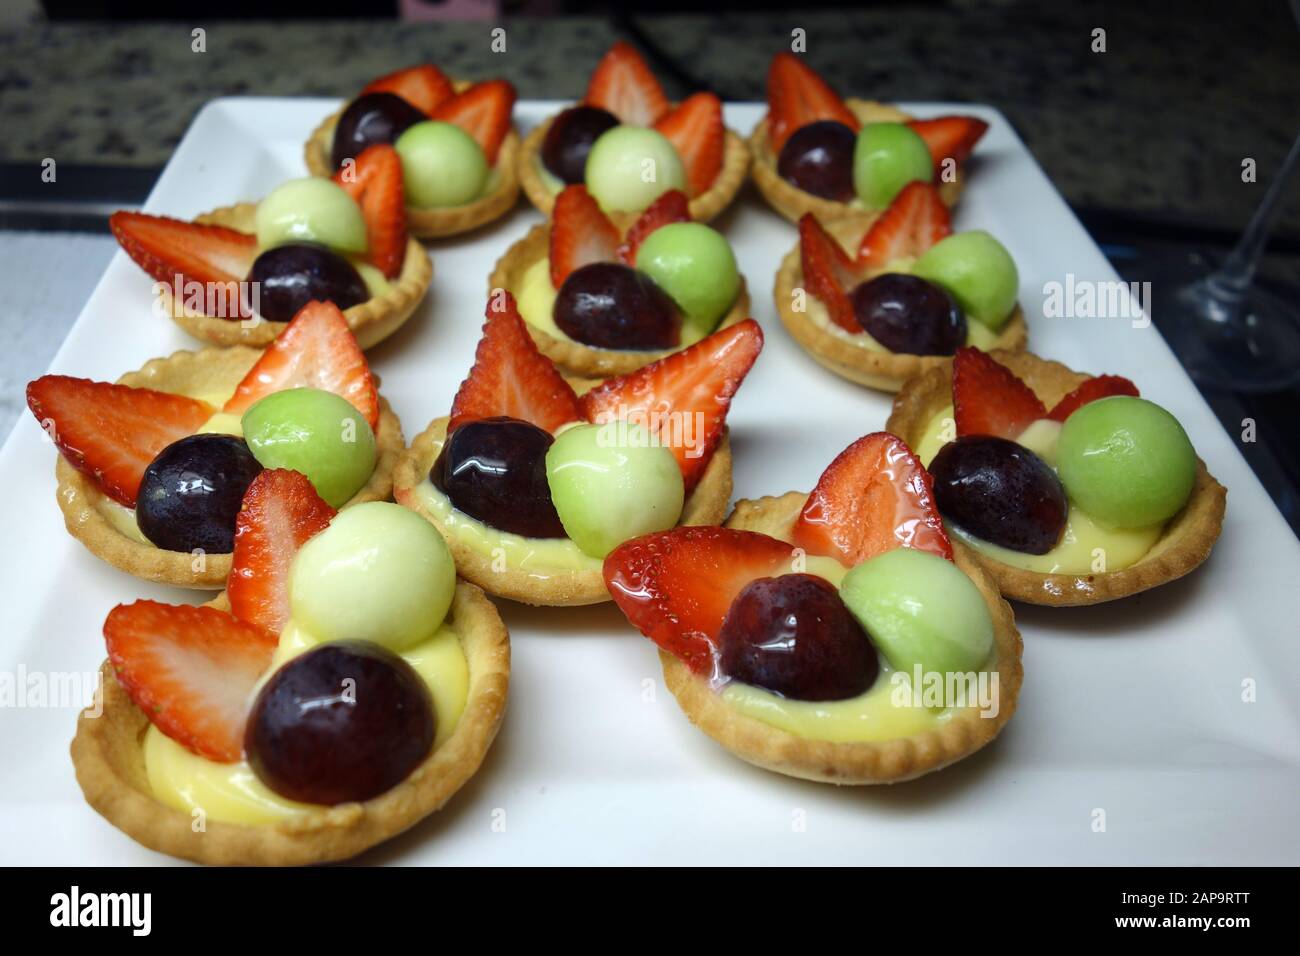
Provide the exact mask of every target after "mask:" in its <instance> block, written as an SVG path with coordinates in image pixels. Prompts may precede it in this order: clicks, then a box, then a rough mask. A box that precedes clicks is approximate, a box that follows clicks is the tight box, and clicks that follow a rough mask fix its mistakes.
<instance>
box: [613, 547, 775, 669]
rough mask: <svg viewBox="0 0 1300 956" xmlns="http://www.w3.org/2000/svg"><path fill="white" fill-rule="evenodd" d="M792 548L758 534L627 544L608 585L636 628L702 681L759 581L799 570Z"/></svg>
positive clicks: (616, 558) (616, 556) (615, 561)
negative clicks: (738, 606)
mask: <svg viewBox="0 0 1300 956" xmlns="http://www.w3.org/2000/svg"><path fill="white" fill-rule="evenodd" d="M795 557H796V555H795V549H794V546H793V545H789V544H786V543H785V542H784V541H778V540H777V539H776V538H770V537H768V536H767V535H765V534H757V533H755V532H753V531H735V530H732V529H731V528H712V527H688V528H673V529H672V530H671V531H660V532H657V533H655V534H648V535H645V536H644V537H641V538H633V539H632V540H631V541H627V542H625V543H623V544H621V545H619V546H618V547H617V548H615V549H614V550H613V551H612V552H610V554H609V556H608V557H607V558H605V585H606V586H607V587H608V588H609V593H610V594H611V595H613V597H614V603H615V604H617V605H618V606H619V610H621V611H622V612H623V613H624V614H625V615H627V619H628V621H630V622H631V624H632V626H633V627H635V628H636V629H637V630H639V631H640V632H641V633H642V634H644V635H645V636H646V637H648V638H650V640H652V641H654V642H655V643H656V644H658V645H659V646H660V647H661V648H663V649H664V650H665V651H668V652H669V653H670V654H673V655H674V656H676V657H677V658H678V659H680V660H681V661H682V663H684V664H685V665H686V666H687V667H689V668H690V669H691V670H692V671H694V672H695V673H697V674H708V673H710V672H711V671H712V669H713V660H714V653H713V650H714V647H715V646H716V643H717V639H718V633H719V631H720V630H721V629H722V621H723V618H725V617H726V616H727V610H728V609H729V608H730V607H731V602H732V601H734V600H735V598H736V595H737V594H739V593H740V591H741V590H742V589H743V588H744V587H745V585H746V584H748V583H749V582H750V581H753V580H755V579H756V578H766V577H775V576H777V575H780V574H788V573H790V572H791V571H793V570H794V562H795Z"/></svg>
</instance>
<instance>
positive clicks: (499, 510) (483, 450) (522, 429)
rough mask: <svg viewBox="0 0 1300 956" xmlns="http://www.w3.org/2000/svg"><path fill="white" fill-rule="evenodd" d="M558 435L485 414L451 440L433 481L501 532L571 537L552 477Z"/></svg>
mask: <svg viewBox="0 0 1300 956" xmlns="http://www.w3.org/2000/svg"><path fill="white" fill-rule="evenodd" d="M554 440H555V439H554V438H552V437H551V434H550V432H547V431H545V430H543V429H541V428H538V427H537V426H536V425H534V424H532V423H531V422H523V421H519V420H518V419H516V418H506V417H500V418H482V419H479V420H478V421H473V422H466V423H465V424H464V425H461V426H460V427H459V428H457V429H456V430H455V431H454V432H452V433H451V437H450V438H448V439H447V441H446V443H445V444H443V446H442V452H441V453H440V454H439V455H438V460H437V461H435V462H434V463H433V468H432V469H431V470H430V471H429V480H430V481H432V482H433V484H434V485H435V486H436V487H437V488H438V489H439V490H440V491H441V492H442V493H443V494H445V495H446V496H447V497H448V498H450V499H451V503H452V504H453V505H455V506H456V509H457V510H458V511H463V512H464V513H465V514H467V515H470V516H471V517H474V518H477V519H478V520H479V521H482V522H484V523H485V524H489V525H491V526H492V527H494V528H498V529H500V530H501V531H510V532H513V533H514V534H521V535H524V536H525V537H529V538H563V537H566V535H565V532H564V525H562V524H560V516H559V515H558V514H556V512H555V504H554V502H552V501H551V487H550V485H549V484H548V483H547V481H546V450H547V449H548V448H550V447H551V443H552V442H553V441H554Z"/></svg>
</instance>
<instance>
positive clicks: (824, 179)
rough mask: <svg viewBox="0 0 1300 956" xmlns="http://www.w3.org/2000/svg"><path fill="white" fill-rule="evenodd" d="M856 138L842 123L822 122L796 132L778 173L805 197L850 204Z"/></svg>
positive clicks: (787, 143)
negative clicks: (806, 195) (809, 196)
mask: <svg viewBox="0 0 1300 956" xmlns="http://www.w3.org/2000/svg"><path fill="white" fill-rule="evenodd" d="M857 139H858V137H857V134H856V133H854V132H853V130H851V129H849V128H848V127H847V126H845V125H844V124H843V123H837V122H835V121H834V120H819V121H818V122H816V123H808V124H807V125H806V126H801V127H799V128H798V129H797V130H795V131H794V134H793V135H792V136H791V137H790V138H789V139H787V140H786V141H785V145H784V146H782V147H781V155H780V156H779V157H777V162H776V171H777V173H779V174H780V176H781V178H782V179H784V180H786V181H787V182H789V183H791V184H793V185H795V186H798V187H799V188H800V189H802V190H803V191H804V192H806V193H812V194H813V195H814V196H821V197H822V198H823V199H833V200H835V201H836V202H848V201H849V200H851V199H852V198H853V150H854V147H855V146H856V145H857Z"/></svg>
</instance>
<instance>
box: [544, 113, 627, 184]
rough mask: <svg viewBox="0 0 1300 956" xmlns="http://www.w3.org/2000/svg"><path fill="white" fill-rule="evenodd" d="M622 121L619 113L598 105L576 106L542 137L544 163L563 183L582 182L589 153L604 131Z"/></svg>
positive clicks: (558, 117)
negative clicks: (618, 115)
mask: <svg viewBox="0 0 1300 956" xmlns="http://www.w3.org/2000/svg"><path fill="white" fill-rule="evenodd" d="M617 125H618V117H617V116H615V115H614V114H613V113H611V112H609V111H608V110H602V109H600V108H599V107H597V106H573V107H570V108H569V109H567V110H565V111H564V112H562V113H560V115H559V116H557V117H555V119H554V120H553V121H552V122H551V126H550V129H548V130H547V131H546V139H544V140H543V141H542V164H543V165H544V166H545V167H546V168H547V169H548V170H549V171H550V172H551V174H552V175H553V176H555V177H556V178H557V179H559V180H560V181H561V182H563V183H569V184H572V183H580V182H582V181H583V177H584V175H585V173H586V169H587V156H588V155H590V153H591V147H592V146H593V145H594V144H595V142H596V140H598V139H599V138H600V136H601V134H602V133H604V132H606V131H607V130H611V129H613V128H614V127H615V126H617Z"/></svg>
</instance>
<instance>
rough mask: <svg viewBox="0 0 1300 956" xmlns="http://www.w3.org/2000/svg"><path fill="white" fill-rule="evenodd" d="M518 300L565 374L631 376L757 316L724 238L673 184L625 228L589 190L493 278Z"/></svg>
mask: <svg viewBox="0 0 1300 956" xmlns="http://www.w3.org/2000/svg"><path fill="white" fill-rule="evenodd" d="M488 287H489V290H491V289H505V290H506V291H507V292H509V293H510V294H511V295H513V296H514V297H515V301H516V302H517V303H518V305H519V314H520V315H521V316H522V317H523V320H524V323H525V326H526V327H527V329H528V333H529V334H530V335H531V336H532V337H533V341H535V342H536V343H537V347H538V348H539V349H540V350H541V352H542V354H543V355H545V356H546V357H547V358H549V359H551V361H553V362H554V363H555V364H556V365H558V366H559V367H560V369H561V370H562V371H564V372H565V373H568V374H572V375H580V376H585V377H587V378H604V377H607V376H610V375H625V374H627V373H628V372H631V371H633V370H634V369H638V368H640V367H641V366H643V365H648V364H649V363H651V362H654V361H657V360H658V359H661V358H663V357H664V356H665V355H668V354H670V353H672V352H675V351H677V350H678V349H681V348H684V347H686V346H688V345H693V344H694V343H696V342H698V341H699V340H700V339H702V338H704V337H705V336H706V335H709V334H711V333H712V332H713V331H714V330H715V329H718V328H727V327H728V326H732V325H735V324H736V323H737V322H740V321H742V320H744V319H745V318H747V317H748V316H749V294H748V292H747V291H746V289H745V280H744V278H743V277H742V276H741V275H740V272H739V271H738V270H737V268H736V257H735V254H734V253H733V252H732V250H731V246H730V245H729V244H728V242H727V240H726V239H725V238H723V236H722V234H721V233H720V232H718V231H717V230H715V229H712V228H710V227H709V226H706V225H704V224H703V223H698V222H692V221H691V216H690V209H689V204H688V202H687V199H686V194H685V193H683V192H681V191H680V190H676V189H673V190H669V191H668V192H666V193H664V194H663V195H662V196H660V197H659V198H658V199H656V200H655V201H654V202H652V203H651V204H650V208H648V209H647V210H646V211H645V212H644V213H642V214H641V216H640V218H638V219H637V220H636V221H635V222H634V223H633V224H632V225H631V227H629V229H628V230H627V233H626V234H624V233H622V232H621V231H620V230H619V228H618V227H617V226H616V225H614V223H613V221H612V220H611V219H610V218H609V217H608V216H606V215H605V213H604V212H602V211H601V209H600V206H599V205H598V204H597V203H596V200H594V199H593V198H591V194H590V193H589V192H588V191H587V188H586V187H585V186H566V187H565V188H564V191H563V192H561V193H560V195H559V198H558V199H557V200H556V202H555V210H554V212H553V213H552V215H551V220H550V221H549V222H547V223H542V224H540V225H537V226H534V227H533V229H532V230H531V231H530V232H529V233H528V235H526V236H524V238H523V239H520V240H519V241H518V242H516V243H515V244H514V245H513V246H511V247H510V248H509V249H508V250H506V253H505V255H504V256H502V257H501V259H500V260H499V261H498V262H497V264H496V268H495V269H494V270H493V272H492V277H491V278H490V279H489V280H488Z"/></svg>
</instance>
